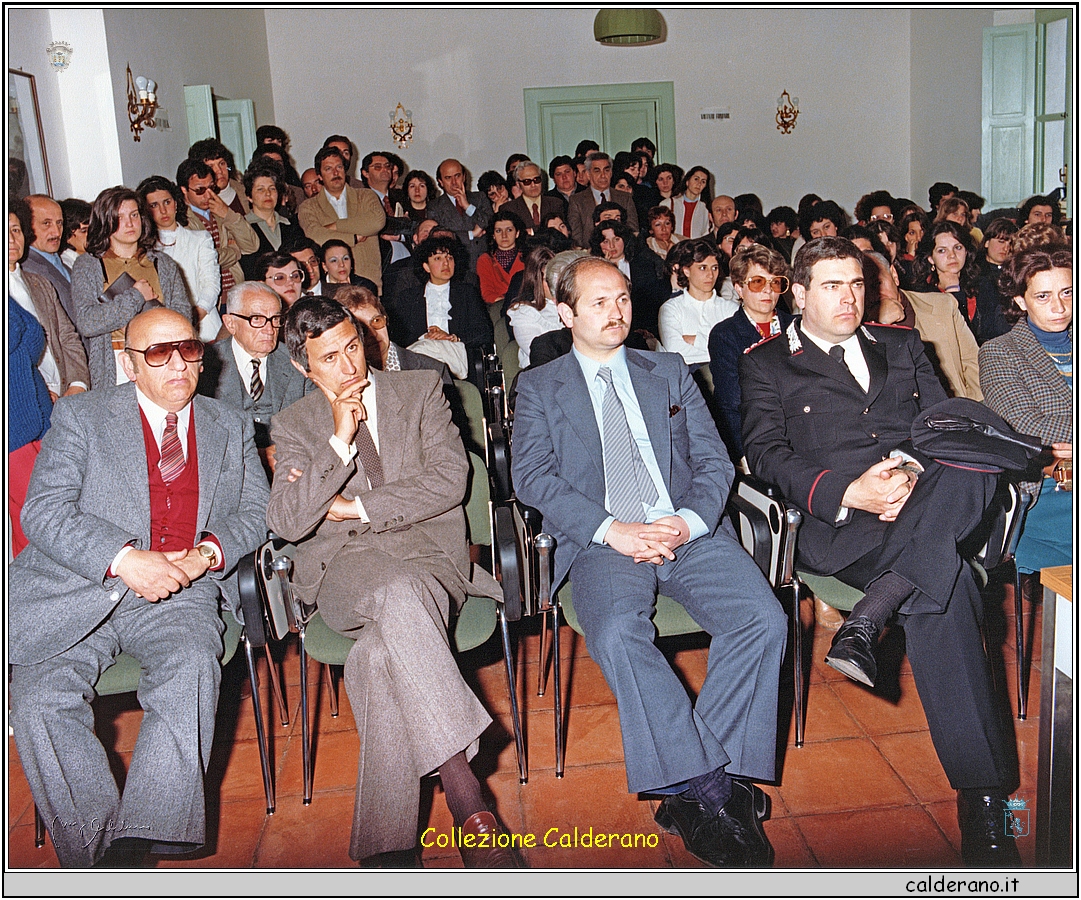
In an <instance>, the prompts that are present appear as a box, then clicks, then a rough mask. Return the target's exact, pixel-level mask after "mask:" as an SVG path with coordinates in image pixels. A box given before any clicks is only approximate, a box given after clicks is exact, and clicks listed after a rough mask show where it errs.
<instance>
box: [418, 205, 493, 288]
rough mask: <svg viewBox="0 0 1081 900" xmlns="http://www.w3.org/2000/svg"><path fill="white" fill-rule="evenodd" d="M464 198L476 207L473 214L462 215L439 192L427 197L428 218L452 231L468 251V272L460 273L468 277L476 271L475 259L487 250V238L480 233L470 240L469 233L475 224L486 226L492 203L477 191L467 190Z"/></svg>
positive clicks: (483, 227) (489, 217)
mask: <svg viewBox="0 0 1081 900" xmlns="http://www.w3.org/2000/svg"><path fill="white" fill-rule="evenodd" d="M465 199H466V200H468V201H469V202H470V204H472V205H473V206H475V207H476V209H475V210H474V211H473V215H471V216H463V215H462V214H461V213H459V212H458V208H457V207H456V206H455V205H454V201H453V200H451V199H450V197H448V196H447V195H446V194H440V195H439V196H438V197H436V198H435V199H434V200H432V199H431V198H429V200H428V218H430V219H435V220H436V221H437V222H438V223H439V226H440V227H441V228H446V229H447V230H449V231H453V232H454V234H455V236H456V237H457V238H458V240H459V241H461V243H462V246H463V247H465V248H466V249H467V250H468V251H469V272H463V273H461V274H462V275H465V276H467V277H468V276H469V275H470V274H471V273H475V272H476V271H477V260H478V259H480V257H481V256H483V255H484V254H485V253H487V252H488V239H487V238H486V237H485V236H484V235H483V234H482V235H481V236H480V237H475V238H473V239H472V240H470V239H469V233H470V232H471V231H472V230H473V229H474V228H476V227H477V226H480V228H482V229H486V228H487V227H488V223H489V222H491V221H492V204H491V203H489V202H488V198H487V197H485V196H484V194H481V193H479V192H477V191H467V192H466V195H465ZM474 277H475V276H474Z"/></svg>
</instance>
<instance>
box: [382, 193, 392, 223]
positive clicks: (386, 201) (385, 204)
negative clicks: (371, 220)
mask: <svg viewBox="0 0 1081 900" xmlns="http://www.w3.org/2000/svg"><path fill="white" fill-rule="evenodd" d="M383 209H384V211H385V212H386V214H387V217H388V218H392V217H393V216H394V210H393V209H391V208H390V197H384V198H383Z"/></svg>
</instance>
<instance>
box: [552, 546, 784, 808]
mask: <svg viewBox="0 0 1081 900" xmlns="http://www.w3.org/2000/svg"><path fill="white" fill-rule="evenodd" d="M570 577H571V582H572V584H573V597H574V609H575V611H576V612H577V614H578V621H579V622H580V624H581V626H582V630H583V632H584V633H585V638H586V647H587V649H588V650H589V655H590V656H592V657H593V659H594V660H595V661H596V663H597V665H599V666H600V668H601V671H602V672H603V673H604V677H605V680H606V681H607V682H608V686H609V687H610V688H611V689H612V693H614V694H615V696H616V702H617V704H618V706H619V725H620V729H621V731H622V734H623V756H624V760H625V761H626V766H627V790H628V791H630V792H632V793H635V792H640V791H646V792H648V791H650V790H655V789H657V788H662V787H667V786H668V785H672V784H678V783H679V782H682V781H686V780H688V779H690V778H694V777H696V776H698V775H704V774H705V773H707V772H711V771H713V770H714V769H716V768H718V767H719V766H726V770H727V771H728V772H729V774H732V775H741V776H744V777H747V778H754V779H759V780H766V781H768V780H771V779H772V778H773V776H774V766H775V748H776V740H777V736H776V732H777V683H778V680H779V677H780V669H781V658H782V657H783V656H784V648H785V637H786V632H787V624H786V617H785V614H784V611H783V610H782V608H781V605H780V603H778V601H777V598H776V597H775V596H774V595H773V591H772V590H770V587H769V584H768V583H767V582H766V580H765V578H763V577H762V573H761V572H760V571H759V569H758V567H757V566H756V565H755V563H754V560H752V559H751V557H750V556H748V555H747V553H746V552H745V551H744V549H743V548H742V547H741V546H740V545H739V544H738V543H737V542H736V540H735V539H734V538H733V537H731V536H730V535H729V534H728V533H727V532H725V531H723V530H718V531H717V533H716V534H715V535H712V536H709V535H707V536H706V537H702V538H699V539H698V540H696V541H692V542H691V543H690V544H687V545H685V546H684V547H681V548H680V549H678V550H677V551H676V560H675V562H665V564H664V565H663V566H655V565H653V564H651V563H635V562H634V560H632V559H631V558H630V557H626V556H622V555H621V554H619V553H617V552H616V551H615V550H613V549H611V548H610V547H607V546H603V545H600V544H591V545H590V546H589V547H587V548H586V549H585V550H583V551H582V552H581V553H580V554H579V555H578V557H577V558H576V559H575V561H574V563H573V564H572V565H571V571H570ZM658 592H660V593H662V594H665V595H667V596H669V597H671V598H672V599H673V600H676V601H677V602H679V603H681V604H682V605H683V606H684V607H685V608H686V610H687V612H688V613H690V615H691V617H692V618H693V619H694V620H695V621H696V622H697V623H698V624H699V625H701V626H702V628H703V629H704V630H705V631H706V632H707V633H708V634H709V635H710V636H711V637H712V638H713V640H712V641H711V643H710V647H709V662H708V667H707V672H706V680H705V682H704V683H703V685H702V690H701V691H700V692H699V694H698V699H697V701H695V702H694V703H693V704H692V702H691V700H690V698H689V697H688V696H687V692H686V690H684V687H683V684H682V683H681V682H680V680H679V678H678V677H677V676H676V673H675V672H674V671H673V670H672V667H671V665H669V663H668V660H667V659H665V657H664V654H663V653H661V651H660V650H659V649H658V648H657V646H656V643H655V640H656V633H657V632H656V628H655V627H654V625H653V622H652V621H651V620H650V616H651V615H652V614H653V609H654V606H655V604H656V595H657V593H658Z"/></svg>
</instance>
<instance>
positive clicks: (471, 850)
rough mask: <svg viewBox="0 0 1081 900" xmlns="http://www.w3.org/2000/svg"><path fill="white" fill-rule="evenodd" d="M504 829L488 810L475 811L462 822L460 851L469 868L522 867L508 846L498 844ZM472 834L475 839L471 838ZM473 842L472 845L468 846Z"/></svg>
mask: <svg viewBox="0 0 1081 900" xmlns="http://www.w3.org/2000/svg"><path fill="white" fill-rule="evenodd" d="M500 835H503V830H502V829H501V828H500V827H499V823H498V822H496V820H495V816H493V815H492V814H491V813H490V812H488V810H483V811H482V812H478V813H473V815H471V816H470V817H469V818H468V819H466V820H465V821H464V822H463V823H462V828H461V843H460V844H459V846H458V851H459V852H460V853H461V854H462V862H464V863H465V867H466V868H467V869H520V868H521V865H519V863H518V858H517V857H516V856H515V855H514V851H513V850H511V849H509V848H508V847H500V846H497V842H498V839H499V837H500ZM470 836H472V837H473V840H469V838H470ZM467 844H472V845H473V846H472V847H469V846H466V845H467Z"/></svg>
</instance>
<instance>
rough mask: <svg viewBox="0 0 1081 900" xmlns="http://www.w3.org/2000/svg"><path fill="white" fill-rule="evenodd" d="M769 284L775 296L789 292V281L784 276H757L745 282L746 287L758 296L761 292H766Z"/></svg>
mask: <svg viewBox="0 0 1081 900" xmlns="http://www.w3.org/2000/svg"><path fill="white" fill-rule="evenodd" d="M767 284H768V285H769V287H770V290H771V291H773V292H774V293H775V294H783V293H784V292H785V291H787V290H788V279H787V278H785V277H784V276H783V275H778V276H776V277H774V278H764V277H763V276H761V275H755V277H754V278H748V279H747V280H746V281H745V282H743V285H744V287H748V288H750V289H751V290H752V291H754V292H755V293H756V294H757V293H758V292H759V291H762V290H765V287H766V285H767Z"/></svg>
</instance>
